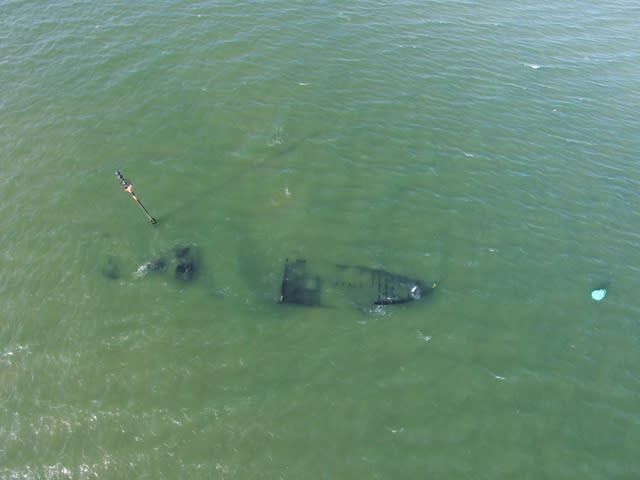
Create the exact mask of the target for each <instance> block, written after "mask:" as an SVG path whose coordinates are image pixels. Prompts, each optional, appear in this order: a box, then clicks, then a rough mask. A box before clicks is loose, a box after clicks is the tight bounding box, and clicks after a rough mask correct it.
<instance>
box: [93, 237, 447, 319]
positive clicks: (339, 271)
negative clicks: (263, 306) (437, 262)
mask: <svg viewBox="0 0 640 480" xmlns="http://www.w3.org/2000/svg"><path fill="white" fill-rule="evenodd" d="M120 270H121V269H120V266H119V264H118V263H117V262H116V261H115V259H113V258H112V257H109V258H108V260H107V263H106V264H105V265H104V266H103V269H102V274H103V275H104V276H105V277H107V278H109V279H112V280H116V279H118V278H119V277H120ZM200 270H201V260H200V253H199V249H198V248H197V247H196V246H195V245H178V246H176V247H175V248H174V249H172V250H171V251H170V252H168V254H166V255H161V256H159V257H156V258H155V259H154V260H153V261H150V262H145V263H143V264H142V265H140V266H139V267H138V269H137V270H136V271H135V272H134V275H135V276H136V277H144V276H147V275H150V274H151V275H155V274H164V273H165V272H167V271H172V272H173V276H174V278H175V279H176V280H177V281H178V282H179V283H190V282H192V281H194V280H195V279H196V277H197V276H198V274H199V272H200ZM435 287H436V284H435V283H429V284H425V283H424V282H422V281H420V280H417V279H415V278H411V277H408V276H405V275H400V274H397V273H392V272H388V271H386V270H382V269H379V268H370V267H364V266H358V265H344V264H334V263H327V262H319V261H313V262H308V261H307V260H303V259H296V260H288V259H287V260H285V264H284V272H283V276H282V282H281V284H280V297H279V303H281V304H291V305H305V306H315V307H340V306H354V305H356V306H359V307H363V306H367V305H369V306H371V305H378V306H379V305H397V304H403V303H410V302H415V301H417V300H420V299H422V298H424V297H426V296H427V295H429V294H430V293H431V292H432V291H433V290H434V288H435Z"/></svg>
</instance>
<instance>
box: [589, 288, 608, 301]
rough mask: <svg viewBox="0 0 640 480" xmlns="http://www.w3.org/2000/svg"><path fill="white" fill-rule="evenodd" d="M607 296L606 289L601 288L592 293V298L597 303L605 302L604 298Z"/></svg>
mask: <svg viewBox="0 0 640 480" xmlns="http://www.w3.org/2000/svg"><path fill="white" fill-rule="evenodd" d="M606 295H607V289H606V288H599V289H597V290H594V291H593V292H591V298H593V299H594V300H595V301H596V302H599V301H601V300H604V297H605V296H606Z"/></svg>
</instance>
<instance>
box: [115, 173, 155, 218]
mask: <svg viewBox="0 0 640 480" xmlns="http://www.w3.org/2000/svg"><path fill="white" fill-rule="evenodd" d="M116 177H118V180H120V185H121V186H122V189H123V190H124V191H125V192H127V193H129V195H131V198H132V199H133V200H134V201H135V202H136V203H137V204H138V205H140V208H142V211H143V212H144V214H145V215H146V216H147V219H149V222H151V223H152V224H153V225H155V224H156V223H158V221H157V220H156V219H155V218H153V217H152V216H151V214H150V213H149V211H148V210H147V209H146V208H144V205H143V204H142V202H141V201H140V199H139V198H138V196H137V195H136V193H135V192H134V191H133V185H132V184H131V182H129V181H128V180H127V179H126V178H124V177H123V176H122V173H120V170H116Z"/></svg>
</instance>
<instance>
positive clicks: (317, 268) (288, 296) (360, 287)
mask: <svg viewBox="0 0 640 480" xmlns="http://www.w3.org/2000/svg"><path fill="white" fill-rule="evenodd" d="M309 265H310V264H309V263H308V262H307V261H306V260H300V259H298V260H293V261H289V260H286V261H285V266H284V274H283V277H282V284H281V289H280V303H289V304H295V305H307V306H338V305H340V304H343V303H357V304H369V305H396V304H401V303H409V302H413V301H416V300H420V299H421V298H423V297H425V296H427V295H428V294H430V293H431V292H432V291H433V289H434V288H435V287H436V284H435V283H432V284H431V285H428V286H427V285H425V284H424V283H423V282H421V281H420V280H416V279H413V278H410V277H406V276H404V275H398V274H395V273H392V272H387V271H386V270H381V269H376V268H369V267H362V266H352V265H342V264H329V265H321V264H313V266H311V267H310V266H309Z"/></svg>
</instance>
